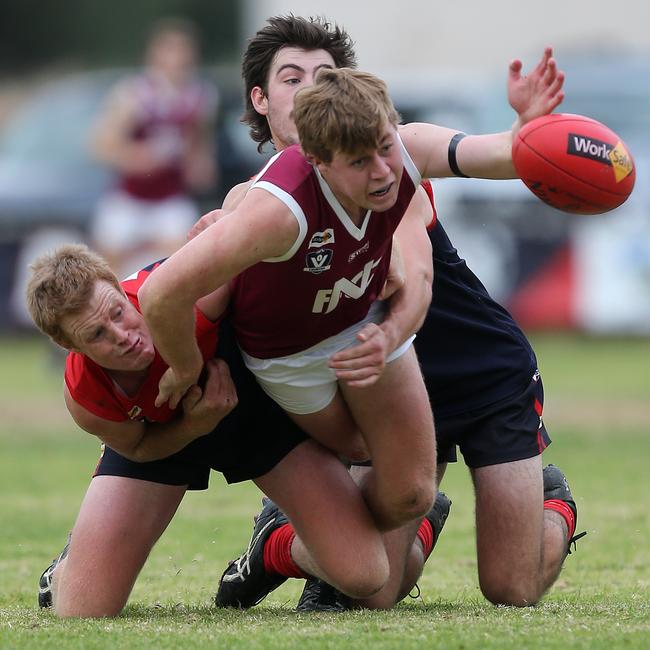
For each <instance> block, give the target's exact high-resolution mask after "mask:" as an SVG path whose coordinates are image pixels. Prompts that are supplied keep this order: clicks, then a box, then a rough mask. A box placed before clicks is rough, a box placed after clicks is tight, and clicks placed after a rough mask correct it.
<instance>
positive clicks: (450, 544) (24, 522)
mask: <svg viewBox="0 0 650 650" xmlns="http://www.w3.org/2000/svg"><path fill="white" fill-rule="evenodd" d="M534 343H535V347H536V349H537V351H538V356H539V359H540V367H541V368H542V372H543V375H544V378H545V383H546V393H547V413H548V416H547V425H548V427H549V430H550V431H551V434H552V437H553V438H554V444H553V445H552V446H551V447H550V448H549V449H548V451H547V452H546V453H545V459H546V460H547V462H555V463H557V464H558V465H560V466H561V467H562V468H563V469H564V470H565V471H566V472H567V474H568V475H569V476H570V479H571V484H572V488H573V490H574V493H575V496H576V500H577V502H578V506H579V509H580V529H582V528H586V529H587V530H588V531H589V534H588V536H587V537H586V538H585V539H584V540H582V541H581V542H580V543H579V547H578V551H577V553H574V554H573V555H572V556H570V557H569V558H568V560H567V562H566V565H565V568H564V570H563V572H562V574H561V576H560V579H559V581H558V583H557V584H556V586H555V588H554V589H553V590H552V592H551V593H550V594H549V595H548V596H547V598H545V599H544V601H543V603H542V604H541V605H539V606H538V607H536V608H534V609H524V610H519V609H514V608H495V607H492V606H490V605H488V604H487V603H486V602H485V601H484V600H483V598H482V596H481V594H480V592H479V590H478V587H477V580H476V563H475V552H474V536H473V522H472V512H473V499H472V493H471V487H470V484H469V481H468V477H467V473H466V471H465V469H464V466H463V465H462V464H458V465H456V466H452V467H451V468H450V469H449V471H448V473H447V475H446V476H445V483H444V486H443V487H444V489H445V491H446V492H447V493H448V494H449V495H450V496H451V497H452V499H453V501H454V505H453V511H452V516H451V517H450V518H449V521H448V523H447V526H446V528H445V532H444V535H443V537H442V538H441V540H440V544H439V545H438V546H437V547H436V551H435V553H434V555H433V556H432V558H431V560H430V561H429V563H428V565H427V567H426V569H425V574H424V576H423V577H422V579H421V581H420V587H421V592H422V596H421V598H420V599H417V600H410V601H408V602H407V603H404V604H401V605H399V606H398V607H397V608H395V609H394V610H393V611H390V612H350V613H346V614H344V615H338V616H335V615H326V614H325V615H299V614H296V613H295V612H293V611H292V608H293V606H294V605H295V601H296V599H297V597H298V595H299V592H300V587H301V583H299V582H298V581H289V582H288V583H287V584H286V585H284V586H283V587H281V588H280V589H278V590H277V591H276V592H274V593H273V594H271V596H270V597H269V598H268V599H267V600H266V601H265V602H264V603H263V604H262V605H260V606H258V607H256V608H254V609H252V610H250V611H248V612H243V613H242V612H231V611H218V610H216V609H214V608H213V607H211V605H210V603H211V598H212V596H213V593H214V591H215V588H216V583H217V580H218V576H219V574H220V573H221V571H222V569H223V567H224V566H225V564H226V562H227V560H228V559H229V558H231V557H234V556H235V555H237V554H238V553H239V552H240V551H241V550H242V548H243V546H244V545H245V543H246V541H247V538H248V535H249V532H250V526H251V517H252V515H253V514H254V513H255V511H256V510H257V508H258V498H259V493H258V492H257V490H256V488H255V487H254V486H252V485H241V486H234V487H226V486H225V484H224V483H223V481H222V480H221V479H220V477H219V476H218V475H213V478H212V487H211V489H210V490H209V491H207V492H201V493H193V494H191V495H189V496H188V497H187V498H186V499H185V501H184V503H183V504H182V506H181V509H180V511H179V513H178V515H177V517H176V518H175V519H174V521H173V522H172V525H171V526H170V528H169V530H168V531H167V533H166V534H165V535H164V536H163V538H162V539H161V541H160V542H159V544H158V545H157V547H156V548H155V549H154V552H153V554H152V556H151V558H150V560H149V562H148V563H147V565H146V567H145V569H144V571H143V573H142V575H141V576H140V578H139V580H138V582H137V584H136V586H135V589H134V591H133V594H132V597H131V601H130V604H129V606H128V607H127V609H126V610H125V612H124V613H123V615H122V616H121V617H119V618H118V619H115V620H100V621H77V620H67V621H61V620H58V619H56V618H55V617H53V616H52V615H51V614H50V613H49V612H40V611H38V609H37V608H36V583H37V580H38V576H39V574H40V573H41V571H42V570H43V569H44V568H45V566H46V565H47V564H48V563H49V562H50V560H51V559H52V557H53V556H54V555H55V554H56V552H57V551H58V550H60V547H61V546H62V544H63V542H64V540H65V536H66V534H67V532H68V530H69V529H70V527H71V525H72V523H73V520H74V516H75V514H76V510H77V508H78V505H79V502H80V500H81V498H82V496H83V491H84V489H85V487H86V485H87V482H88V478H89V474H90V472H91V471H92V468H93V466H94V463H95V461H96V457H97V451H98V447H97V444H96V443H95V441H94V439H93V438H92V437H90V436H88V435H86V434H83V433H82V432H80V431H79V430H77V429H75V427H74V426H73V425H72V424H71V423H70V422H69V421H68V419H67V416H66V415H65V411H64V407H63V404H62V400H61V398H60V391H61V380H60V374H59V372H58V371H54V370H53V369H52V368H53V367H55V366H56V364H57V361H56V358H53V357H51V356H50V355H49V354H46V353H45V352H46V351H47V349H48V348H47V346H45V345H43V343H42V342H35V341H32V340H30V339H21V340H11V341H5V342H0V370H1V371H2V372H0V395H1V396H2V397H1V399H2V402H1V405H2V412H3V414H5V418H4V423H3V426H2V427H1V429H0V518H1V519H0V522H1V523H0V525H1V530H2V533H1V534H0V648H2V649H3V650H4V649H5V648H20V649H23V648H24V649H32V648H35V647H41V646H42V647H47V648H66V649H67V648H84V649H86V648H159V649H163V648H208V647H210V648H213V647H219V648H291V647H300V648H337V649H338V648H363V647H373V648H375V647H377V648H418V649H421V648H429V647H435V648H544V649H548V648H567V647H568V648H620V647H624V648H646V647H648V645H649V639H650V541H649V540H650V508H649V507H648V496H647V495H648V494H650V477H649V476H648V472H647V469H646V465H647V459H648V458H650V436H648V427H647V424H646V421H645V417H644V411H645V407H646V405H647V402H648V390H649V388H648V387H649V386H650V381H648V368H650V358H649V357H650V352H649V350H650V343H649V342H648V341H646V340H629V341H627V340H620V341H601V340H597V339H585V338H580V337H578V338H575V337H566V336H563V337H550V336H544V337H535V338H534ZM554 403H560V404H562V408H557V409H555V411H554V409H553V405H554ZM621 404H623V405H625V406H626V408H625V411H633V412H634V413H636V414H635V415H633V417H628V418H627V419H625V420H624V421H619V420H618V417H619V416H618V411H617V410H616V408H615V407H616V406H617V405H619V406H620V405H621ZM628 407H629V408H628ZM634 409H637V410H638V413H637V412H636V411H634Z"/></svg>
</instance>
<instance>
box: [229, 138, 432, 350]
mask: <svg viewBox="0 0 650 650" xmlns="http://www.w3.org/2000/svg"><path fill="white" fill-rule="evenodd" d="M398 142H399V146H400V147H401V151H402V158H403V160H404V172H403V174H402V178H401V180H400V185H399V188H398V196H397V201H396V203H395V205H394V206H393V207H392V208H390V209H389V210H386V211H385V212H373V211H371V210H368V212H367V213H366V215H365V216H364V218H363V220H362V222H361V225H360V226H358V227H357V226H356V225H355V224H354V223H353V222H352V220H351V219H350V217H349V216H348V214H347V213H346V212H345V210H344V209H343V207H342V206H341V204H340V203H339V201H338V200H337V199H336V197H335V196H334V194H333V192H332V190H331V189H330V188H329V186H328V185H327V183H326V182H325V180H324V179H323V178H322V176H321V175H320V173H319V172H318V170H316V169H315V168H314V167H313V166H312V165H311V164H310V163H309V162H308V161H307V159H306V158H305V156H304V155H303V154H302V152H301V150H300V148H299V147H298V146H297V145H294V146H292V147H289V148H288V149H285V150H284V151H282V152H280V153H278V154H277V155H276V156H274V157H273V158H272V159H271V160H270V161H269V163H268V164H267V166H266V167H265V168H264V169H263V170H262V172H260V174H259V175H258V176H257V178H256V179H255V181H254V183H253V185H252V186H251V189H252V188H262V189H265V190H266V191H268V192H270V193H271V194H273V195H274V196H275V197H277V198H278V199H280V200H281V201H282V202H283V203H285V204H286V206H287V207H288V208H289V209H290V210H291V212H292V213H293V214H294V216H295V218H296V220H297V221H298V224H299V226H300V233H299V236H298V239H297V240H296V241H295V243H294V245H293V246H292V247H291V249H290V250H289V251H288V252H287V253H286V254H285V255H284V256H282V257H280V258H274V259H269V260H264V261H263V262H259V263H258V264H255V265H254V266H252V267H250V268H249V269H247V270H246V271H244V272H243V273H242V274H241V275H239V276H237V277H236V278H235V279H234V280H233V286H232V294H231V306H232V311H233V323H234V326H235V329H236V331H237V338H238V341H239V345H240V346H241V347H242V349H243V350H244V351H245V352H246V353H247V354H249V355H250V356H252V357H256V358H258V359H271V358H274V357H282V356H286V355H289V354H294V353H296V352H300V351H302V350H306V349H307V348H309V347H311V346H313V345H315V344H316V343H318V342H320V341H322V340H323V339H326V338H328V337H330V336H334V335H335V334H338V333H339V332H341V331H342V330H344V329H345V328H347V327H349V326H351V325H354V324H355V323H357V322H359V321H360V320H362V319H363V318H364V317H365V316H366V314H367V313H368V309H369V308H370V305H371V304H372V303H373V302H374V301H375V300H376V299H377V296H378V295H379V293H380V292H381V290H382V288H383V286H384V282H385V280H386V274H387V272H388V266H389V263H390V254H391V244H392V236H393V233H394V232H395V229H396V228H397V226H398V224H399V222H400V220H401V219H402V216H403V215H404V212H405V211H406V208H407V207H408V205H409V203H410V201H411V198H412V197H413V194H414V193H415V190H416V188H417V186H418V183H419V182H420V174H419V172H418V170H417V168H416V167H415V165H414V163H413V161H412V160H411V158H410V156H409V155H408V152H407V151H406V149H405V148H404V146H403V144H402V142H401V140H398Z"/></svg>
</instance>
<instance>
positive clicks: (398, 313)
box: [381, 188, 433, 350]
mask: <svg viewBox="0 0 650 650" xmlns="http://www.w3.org/2000/svg"><path fill="white" fill-rule="evenodd" d="M431 210H432V208H431V203H430V201H429V198H428V197H427V195H426V193H425V191H424V190H423V189H422V188H418V191H417V193H416V195H415V196H414V197H413V200H412V201H411V204H410V205H409V207H408V210H407V212H406V214H405V215H404V218H403V219H402V222H401V223H400V225H399V228H398V229H397V231H396V233H395V236H396V237H397V239H398V241H399V244H400V249H401V250H402V253H403V254H402V258H403V263H404V271H405V276H406V280H405V282H404V285H403V286H402V287H401V288H400V289H399V290H398V291H396V292H395V293H394V294H393V295H392V296H391V297H390V299H389V310H388V313H387V314H386V318H385V319H384V321H383V323H382V324H381V328H382V330H384V332H385V334H386V336H387V338H388V340H389V341H390V346H391V348H390V349H391V350H394V349H395V348H397V347H398V346H399V345H400V344H401V343H403V342H404V341H405V340H406V339H408V337H409V336H411V335H413V334H415V332H417V331H418V329H420V327H421V325H422V323H423V322H424V319H425V317H426V313H427V309H428V307H429V303H430V302H431V285H432V282H433V258H432V254H431V242H430V240H429V237H428V236H427V232H426V225H425V224H426V223H428V222H429V221H430V219H431Z"/></svg>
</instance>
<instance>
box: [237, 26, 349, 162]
mask: <svg viewBox="0 0 650 650" xmlns="http://www.w3.org/2000/svg"><path fill="white" fill-rule="evenodd" d="M267 22H268V25H266V26H265V27H263V28H262V29H260V30H259V31H258V32H257V33H256V34H255V36H254V37H253V38H252V39H251V40H250V41H249V43H248V47H247V48H246V51H245V52H244V56H243V58H242V78H243V79H244V93H245V95H244V102H245V109H244V113H243V115H242V117H241V121H242V122H243V123H244V124H247V125H248V126H249V127H250V136H251V138H252V139H253V140H255V142H257V143H259V144H258V147H257V149H258V151H260V152H261V151H262V147H263V146H264V145H265V144H266V143H267V142H270V140H271V130H270V129H269V125H268V122H267V121H266V117H265V116H264V115H260V114H259V113H258V112H257V111H256V110H255V108H253V102H252V101H251V91H252V90H253V88H255V87H256V86H259V87H260V88H262V90H263V91H264V92H265V93H266V92H267V91H268V79H269V70H270V69H271V63H272V62H273V59H274V57H275V55H276V53H277V52H278V50H280V49H281V48H283V47H299V48H302V49H303V50H325V51H326V52H329V54H330V55H331V56H332V58H333V59H334V64H335V65H336V67H337V68H354V67H356V64H357V61H356V54H355V52H354V47H353V46H354V43H353V41H352V39H351V38H350V36H349V35H348V34H347V32H346V31H345V30H343V29H342V28H340V27H339V26H338V25H335V24H332V23H329V22H328V21H327V20H325V19H324V18H322V17H320V16H317V17H310V18H303V17H301V16H294V15H293V14H289V15H287V16H273V17H272V18H269V19H268V21H267Z"/></svg>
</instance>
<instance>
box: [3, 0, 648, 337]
mask: <svg viewBox="0 0 650 650" xmlns="http://www.w3.org/2000/svg"><path fill="white" fill-rule="evenodd" d="M0 3H1V6H2V20H0V331H2V332H25V331H30V325H29V319H28V317H27V316H26V313H25V309H24V305H23V299H22V293H23V290H24V283H25V278H26V274H27V266H28V264H29V262H30V261H31V260H32V259H33V258H34V257H35V256H36V255H38V254H40V253H41V252H43V250H45V249H47V248H52V247H53V246H56V245H58V244H59V243H62V242H65V241H81V240H86V241H89V240H91V239H92V238H91V232H90V231H91V223H92V219H93V215H94V214H95V211H96V207H97V205H98V201H99V200H100V198H101V197H102V196H103V195H104V194H105V193H106V192H107V191H108V190H109V188H111V187H112V186H113V185H114V184H115V182H116V172H115V170H114V169H111V168H110V166H108V165H106V164H105V163H101V162H99V160H98V158H97V156H95V155H94V154H93V153H92V152H91V146H90V137H91V132H92V129H93V128H94V125H95V123H96V121H97V119H98V115H99V114H100V113H101V111H102V107H103V106H104V105H105V103H106V101H107V100H106V98H107V96H108V94H109V93H110V92H111V89H112V88H113V86H114V84H115V83H116V82H117V81H118V80H120V79H122V78H124V77H125V76H128V75H133V74H135V73H136V72H137V71H138V70H140V69H141V66H142V65H143V58H144V52H145V45H146V42H147V38H148V35H149V32H150V29H151V26H152V24H154V23H155V22H156V21H157V20H159V19H160V18H162V17H169V16H175V17H180V18H183V19H186V20H187V21H191V23H192V24H193V25H194V26H195V28H196V31H197V34H198V37H199V42H200V57H199V60H198V74H199V76H200V77H201V78H202V79H205V80H209V82H210V83H211V84H212V85H213V87H214V88H216V98H217V100H216V102H215V103H214V107H213V112H214V115H213V118H214V120H215V124H216V128H215V129H214V132H213V134H211V135H210V136H209V138H210V141H209V142H208V143H206V146H207V147H208V150H209V151H210V152H211V153H212V155H213V160H214V163H215V165H216V167H217V170H216V174H215V175H214V177H213V180H212V182H211V183H209V184H208V186H204V187H202V188H201V190H200V191H198V192H193V194H192V198H193V200H194V201H196V202H197V203H198V206H199V209H200V211H207V210H209V209H213V208H215V207H218V206H219V205H220V202H221V200H222V198H223V196H224V194H225V192H226V191H227V190H228V189H229V188H230V187H231V186H233V185H234V184H236V183H238V182H241V181H242V180H244V179H246V178H247V177H249V176H250V175H251V174H252V173H254V172H255V171H256V170H257V169H258V168H259V167H260V165H261V163H262V161H263V158H262V157H260V155H259V154H258V153H257V151H256V147H255V145H254V144H253V143H252V141H250V139H249V137H248V133H247V129H246V127H244V126H243V125H241V124H240V123H239V115H240V112H241V105H242V99H241V91H240V84H239V62H240V55H241V51H242V49H243V47H244V45H245V41H246V39H247V38H249V37H250V36H251V35H252V34H254V32H255V31H256V30H257V29H259V28H260V27H261V26H262V25H263V24H264V20H265V19H266V18H267V17H268V16H271V15H274V14H278V13H288V12H293V13H296V14H301V15H323V14H324V15H326V16H327V17H328V18H329V19H330V20H332V21H335V22H338V23H340V24H341V25H343V26H344V27H345V28H346V29H347V30H348V31H349V32H350V34H351V35H352V36H353V38H354V39H355V42H356V46H357V52H358V54H359V64H360V67H362V68H366V69H368V70H371V71H373V72H375V73H377V74H379V75H380V76H382V77H383V78H385V79H386V81H387V82H388V83H389V86H390V88H391V92H392V94H393V98H394V100H395V103H396V105H397V107H398V109H399V110H400V111H401V113H402V115H403V117H404V120H405V121H413V120H423V121H432V122H436V123H440V124H443V125H446V126H451V127H455V128H458V129H460V130H464V131H467V132H485V131H495V130H504V129H506V128H508V127H509V126H510V124H511V123H512V120H513V119H514V113H513V112H512V110H511V109H510V108H509V106H508V104H507V101H506V93H505V79H506V73H507V66H508V63H509V61H510V59H511V58H514V57H519V58H521V59H522V60H523V61H524V66H525V69H530V67H532V66H533V65H534V64H535V63H536V62H537V60H538V58H539V56H540V55H541V52H542V50H543V48H544V46H545V45H547V44H552V45H553V46H554V48H555V54H556V56H557V58H558V60H559V63H560V67H561V68H562V69H564V70H565V71H566V73H567V82H566V95H567V97H566V100H565V104H564V105H563V107H562V109H561V110H563V111H564V112H575V113H582V114H585V115H589V116H591V117H593V118H595V119H598V120H600V121H602V122H604V123H605V124H607V125H608V126H609V127H610V128H612V129H613V130H615V131H616V132H617V133H618V134H619V135H620V136H621V137H622V138H623V140H624V141H625V142H626V144H627V145H628V148H629V150H630V151H631V152H632V154H633V156H634V158H635V162H636V165H637V184H636V188H635V190H634V192H633V194H632V196H631V197H630V199H629V200H628V201H627V202H626V203H625V204H624V205H623V206H622V207H620V208H618V209H617V210H616V211H614V212H612V213H609V214H607V215H602V216H598V217H576V216H570V215H567V214H564V213H560V212H557V211H555V210H553V209H551V208H548V207H546V206H545V205H544V204H542V203H541V202H539V201H538V200H537V199H536V198H535V197H534V196H533V195H532V194H531V193H529V192H528V190H527V189H526V188H525V187H524V186H523V184H522V183H520V182H519V181H508V182H502V181H499V182H495V181H468V180H465V179H450V180H444V181H438V182H436V184H435V191H436V197H437V203H438V210H439V214H440V216H441V218H442V220H443V222H444V224H445V227H446V228H447V230H448V231H449V233H450V235H451V237H452V241H454V243H455V244H456V246H457V247H458V248H459V250H460V252H461V255H462V256H464V257H465V258H466V259H467V260H468V262H469V264H470V266H471V267H472V269H473V270H474V271H475V272H476V273H477V275H478V276H479V277H480V278H481V279H482V280H483V282H484V283H485V284H486V285H487V287H488V289H489V290H490V291H491V292H492V294H493V295H494V297H495V298H496V299H497V300H499V301H501V302H502V303H503V304H505V305H506V306H507V307H508V308H509V309H510V310H511V311H512V312H513V314H514V316H515V317H516V318H517V320H518V321H519V322H520V323H521V324H522V325H523V326H524V327H525V328H526V329H527V330H528V331H531V330H549V329H550V330H570V331H578V332H588V333H596V334H607V335H617V336H628V335H636V336H639V335H647V334H650V190H649V189H648V180H649V178H650V34H649V33H648V30H647V25H648V24H650V5H648V3H646V2H644V0H629V1H628V2H626V3H624V4H622V5H620V6H619V5H617V6H615V5H614V3H611V2H605V1H602V0H591V1H589V0H574V1H573V2H570V3H567V2H559V1H556V0H547V1H546V2H544V3H543V4H542V5H535V6H534V7H533V6H532V5H528V4H522V3H518V2H515V1H514V0H493V1H492V2H490V3H483V2H480V1H478V0H476V1H473V2H464V3H443V2H435V1H432V0H428V1H426V2H425V1H419V0H411V1H408V0H403V1H402V2H400V3H399V4H397V3H394V2H386V1H383V0H381V1H380V0H376V1H375V2H373V3H372V5H371V7H372V9H369V8H368V5H367V4H366V3H350V2H349V1H344V0H328V2H326V3H323V2H322V1H321V2H311V1H308V0H304V1H302V2H282V1H277V2H274V1H271V0H267V1H264V0H260V1H255V2H254V1H253V0H239V1H236V0H219V2H214V0H147V1H144V0H141V1H139V2H122V1H120V0H118V1H116V2H113V3H110V4H109V3H104V2H100V1H99V0H66V2H65V3H55V2H53V1H51V0H47V1H46V2H36V0H0ZM268 154H269V152H266V155H268ZM91 243H92V242H91Z"/></svg>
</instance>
